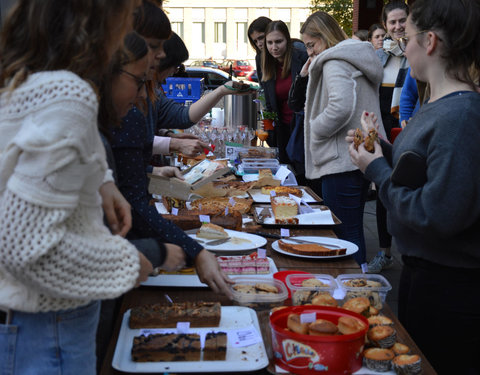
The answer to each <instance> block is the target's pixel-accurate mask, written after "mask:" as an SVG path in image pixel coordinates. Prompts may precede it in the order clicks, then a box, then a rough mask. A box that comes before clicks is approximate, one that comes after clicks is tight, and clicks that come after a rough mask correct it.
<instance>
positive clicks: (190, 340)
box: [132, 333, 201, 362]
mask: <svg viewBox="0 0 480 375" xmlns="http://www.w3.org/2000/svg"><path fill="white" fill-rule="evenodd" d="M200 352H201V346H200V335H198V334H175V333H166V334H163V333H157V334H153V335H149V336H144V335H141V336H137V337H134V338H133V346H132V360H133V361H135V362H173V361H199V360H200Z"/></svg>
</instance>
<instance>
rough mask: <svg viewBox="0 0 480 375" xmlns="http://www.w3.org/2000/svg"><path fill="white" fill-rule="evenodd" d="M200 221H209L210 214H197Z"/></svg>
mask: <svg viewBox="0 0 480 375" xmlns="http://www.w3.org/2000/svg"><path fill="white" fill-rule="evenodd" d="M198 218H199V219H200V222H201V223H209V222H210V215H198Z"/></svg>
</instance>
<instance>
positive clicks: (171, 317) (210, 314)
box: [129, 302, 221, 329]
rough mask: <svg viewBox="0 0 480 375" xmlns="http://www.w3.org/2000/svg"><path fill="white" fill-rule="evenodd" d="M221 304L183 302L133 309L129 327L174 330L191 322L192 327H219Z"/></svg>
mask: <svg viewBox="0 0 480 375" xmlns="http://www.w3.org/2000/svg"><path fill="white" fill-rule="evenodd" d="M220 314H221V306H220V303H219V302H182V303H173V304H154V305H144V306H137V307H134V308H132V310H131V311H130V321H129V326H130V328H132V329H136V328H174V327H176V326H177V323H178V322H190V327H218V324H219V323H220Z"/></svg>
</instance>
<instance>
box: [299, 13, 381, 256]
mask: <svg viewBox="0 0 480 375" xmlns="http://www.w3.org/2000/svg"><path fill="white" fill-rule="evenodd" d="M300 33H301V34H302V39H303V41H304V43H305V46H306V47H307V52H308V54H309V59H308V61H307V63H306V64H305V66H304V67H303V69H302V73H303V74H307V73H308V75H309V81H308V86H307V94H306V103H305V174H306V177H307V179H309V180H311V181H310V186H312V187H313V189H314V190H315V191H317V192H318V193H321V194H322V196H323V199H324V202H325V204H326V205H327V206H328V207H329V208H330V209H331V210H332V212H334V213H335V215H337V216H338V218H339V219H340V220H341V221H342V224H341V225H338V226H336V228H335V231H336V234H337V235H338V237H339V238H341V239H344V240H348V241H351V242H353V243H355V244H356V245H357V246H358V247H359V251H358V252H357V253H355V255H354V257H355V260H356V261H357V262H358V263H359V264H363V263H365V260H366V259H365V257H366V255H365V253H366V251H365V238H364V233H363V208H364V206H365V200H366V194H367V190H368V181H367V180H365V179H364V177H363V175H362V173H361V172H360V171H359V170H358V167H356V166H355V165H354V164H353V163H352V162H351V160H350V157H349V155H348V144H347V142H346V141H345V136H346V134H347V132H348V131H349V130H351V129H355V128H356V127H357V120H356V119H357V118H358V116H360V114H361V113H362V112H363V110H367V111H377V112H378V111H379V108H380V107H379V102H378V88H379V85H380V83H381V80H382V67H381V65H380V61H379V60H378V58H377V56H376V55H375V51H374V49H373V46H372V45H371V44H370V43H369V42H361V41H357V40H353V39H348V37H347V35H346V34H345V33H344V32H343V30H342V29H341V28H340V26H339V25H338V23H337V22H336V21H335V19H334V18H333V17H332V16H330V15H329V14H328V13H325V12H321V11H319V12H315V13H313V14H312V15H310V16H309V17H308V18H307V20H306V21H305V23H304V24H303V26H302V28H301V30H300ZM379 132H380V134H381V135H384V134H385V133H384V131H383V128H382V127H380V130H379Z"/></svg>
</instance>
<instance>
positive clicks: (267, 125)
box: [258, 90, 278, 130]
mask: <svg viewBox="0 0 480 375" xmlns="http://www.w3.org/2000/svg"><path fill="white" fill-rule="evenodd" d="M262 91H263V90H262ZM258 102H260V103H261V105H262V108H265V107H266V106H265V97H264V96H263V93H261V94H260V95H259V96H258ZM260 117H261V120H262V122H263V129H264V130H273V123H274V122H275V121H278V114H277V112H271V111H264V110H262V109H260Z"/></svg>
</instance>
